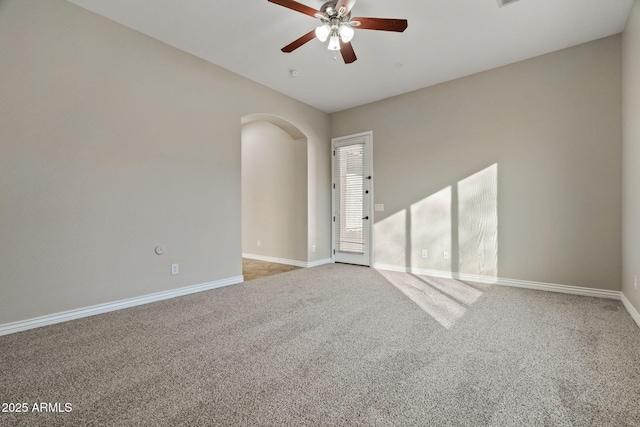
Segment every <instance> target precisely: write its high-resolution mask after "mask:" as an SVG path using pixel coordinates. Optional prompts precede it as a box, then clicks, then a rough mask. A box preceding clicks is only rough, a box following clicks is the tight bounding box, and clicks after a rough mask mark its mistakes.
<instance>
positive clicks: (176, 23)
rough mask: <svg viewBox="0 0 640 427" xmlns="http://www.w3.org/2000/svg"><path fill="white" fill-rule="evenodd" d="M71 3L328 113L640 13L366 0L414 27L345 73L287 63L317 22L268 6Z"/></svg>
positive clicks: (317, 64) (520, 55)
mask: <svg viewBox="0 0 640 427" xmlns="http://www.w3.org/2000/svg"><path fill="white" fill-rule="evenodd" d="M69 1H70V2H71V3H74V4H77V5H79V6H82V7H84V8H86V9H89V10H91V11H93V12H95V13H98V14H100V15H103V16H105V17H107V18H110V19H112V20H114V21H116V22H119V23H121V24H123V25H125V26H127V27H130V28H133V29H135V30H137V31H140V32H141V33H144V34H147V35H149V36H151V37H153V38H155V39H158V40H160V41H162V42H164V43H167V44H169V45H171V46H174V47H176V48H178V49H181V50H183V51H185V52H189V53H191V54H193V55H196V56H198V57H200V58H203V59H205V60H207V61H209V62H212V63H214V64H217V65H219V66H221V67H224V68H226V69H228V70H231V71H233V72H235V73H237V74H240V75H242V76H244V77H246V78H249V79H251V80H254V81H256V82H258V83H261V84H263V85H265V86H268V87H270V88H273V89H275V90H277V91H278V92H281V93H284V94H286V95H289V96H291V97H292V98H295V99H298V100H300V101H302V102H305V103H307V104H309V105H312V106H314V107H316V108H318V109H320V110H323V111H326V112H329V113H331V112H335V111H340V110H343V109H346V108H350V107H355V106H358V105H362V104H366V103H369V102H373V101H376V100H379V99H383V98H387V97H390V96H393V95H398V94H401V93H405V92H410V91H412V90H416V89H419V88H423V87H427V86H432V85H435V84H438V83H442V82H445V81H448V80H453V79H456V78H459V77H463V76H467V75H471V74H474V73H478V72H480V71H484V70H488V69H491V68H495V67H499V66H502V65H506V64H510V63H513V62H516V61H520V60H523V59H527V58H531V57H534V56H538V55H542V54H544V53H548V52H553V51H556V50H559V49H563V48H566V47H570V46H574V45H577V44H580V43H585V42H588V41H591V40H596V39H599V38H602V37H605V36H609V35H612V34H617V33H620V32H622V31H623V29H624V26H625V23H626V20H627V17H628V16H629V12H630V10H631V6H632V4H633V0H520V1H517V2H515V3H512V4H511V5H508V6H505V7H502V8H498V2H497V0H384V1H382V0H359V1H358V2H357V3H356V5H355V6H354V8H353V10H352V16H353V17H356V16H364V17H376V18H405V19H408V21H409V27H408V28H407V30H406V31H405V32H404V33H392V32H386V31H370V30H356V34H355V37H354V39H353V41H352V45H353V47H354V50H355V52H356V55H357V56H358V60H357V61H356V62H355V63H353V64H350V65H345V64H344V62H343V61H342V58H341V56H340V53H339V52H331V51H329V50H327V49H326V43H325V44H322V43H321V42H320V41H318V40H315V39H314V40H312V41H311V42H309V43H307V44H306V45H304V46H302V47H301V48H299V49H298V50H296V51H294V52H293V53H282V52H281V51H280V48H282V47H283V46H285V45H287V44H289V43H290V42H292V41H293V40H295V39H297V38H298V37H300V36H301V35H303V34H305V33H307V32H308V31H310V30H311V29H313V28H314V27H316V26H317V25H318V23H319V21H318V20H317V19H315V18H312V17H310V16H307V15H304V14H301V13H298V12H295V11H293V10H290V9H286V8H284V7H282V6H279V5H276V4H273V3H269V2H268V1H267V0H225V1H223V0H109V1H105V0H69ZM299 2H300V3H303V4H305V5H307V6H310V7H313V8H315V9H319V8H320V6H322V4H323V1H322V0H299ZM334 57H337V60H334ZM291 69H297V70H299V71H300V73H299V75H298V77H295V78H292V77H291V76H290V74H289V71H290V70H291Z"/></svg>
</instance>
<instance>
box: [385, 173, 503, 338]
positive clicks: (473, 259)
mask: <svg viewBox="0 0 640 427" xmlns="http://www.w3.org/2000/svg"><path fill="white" fill-rule="evenodd" d="M375 266H376V267H378V268H380V269H383V270H391V271H394V272H393V273H392V272H389V271H381V274H382V275H383V276H385V278H387V280H388V281H389V282H391V283H392V284H393V285H394V286H396V287H397V288H398V289H400V290H401V291H402V292H403V293H404V294H405V295H407V296H408V297H409V298H410V299H411V300H412V301H414V302H415V303H416V304H418V305H419V306H420V307H421V308H423V309H424V310H425V311H426V312H427V313H429V314H430V315H431V316H432V317H433V318H434V319H436V320H437V321H438V322H439V323H440V324H442V325H443V326H445V327H447V328H449V327H450V326H451V325H453V323H454V322H455V321H456V320H457V319H458V318H460V317H462V315H464V313H465V311H466V307H468V306H470V305H471V304H473V303H474V302H475V301H476V300H477V299H478V298H479V297H480V295H481V294H482V292H481V291H480V290H479V289H477V288H474V287H473V286H471V285H470V284H468V283H464V282H461V281H458V280H446V279H435V278H433V277H419V275H421V276H436V277H444V278H450V279H463V280H469V281H474V280H476V281H481V282H489V283H492V282H495V280H496V278H497V276H498V164H497V163H496V164H493V165H491V166H489V167H487V168H485V169H483V170H481V171H479V172H477V173H475V174H473V175H470V176H469V177H467V178H465V179H462V180H460V181H458V182H457V183H455V184H452V185H450V186H448V187H446V188H443V189H442V190H440V191H438V192H436V193H433V194H431V195H429V196H427V197H425V198H424V199H422V200H419V201H417V202H415V203H413V204H412V205H411V206H409V207H407V208H406V209H403V210H401V211H399V212H396V213H395V214H393V215H391V216H389V217H387V218H385V219H383V220H381V221H379V222H377V223H376V224H375ZM410 273H411V274H410Z"/></svg>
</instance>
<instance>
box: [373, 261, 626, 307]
mask: <svg viewBox="0 0 640 427" xmlns="http://www.w3.org/2000/svg"><path fill="white" fill-rule="evenodd" d="M374 268H376V269H379V270H389V271H397V272H400V273H409V274H416V275H419V276H432V277H441V278H445V279H456V280H464V281H468V282H478V283H488V284H495V285H500V286H511V287H515V288H523V289H534V290H538V291H547V292H559V293H563V294H571V295H582V296H587V297H597V298H609V299H615V300H620V299H621V295H622V292H620V291H609V290H606V289H594V288H583V287H580V286H569V285H558V284H555V283H544V282H533V281H529V280H517V279H505V278H502V277H489V276H479V275H475V274H465V273H454V272H451V271H440V270H428V269H424V268H415V267H406V266H398V265H388V264H375V265H374Z"/></svg>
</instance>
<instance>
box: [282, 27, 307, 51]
mask: <svg viewBox="0 0 640 427" xmlns="http://www.w3.org/2000/svg"><path fill="white" fill-rule="evenodd" d="M315 36H316V30H315V29H313V30H311V31H309V32H308V33H307V34H305V35H304V36H302V37H300V38H298V39H296V40H295V41H293V42H291V43H289V44H288V45H286V46H285V47H283V48H282V49H281V50H282V51H283V52H284V53H291V52H293V51H294V50H296V49H297V48H299V47H300V46H302V45H303V44H305V43H308V42H310V41H311V40H313V39H314V37H315Z"/></svg>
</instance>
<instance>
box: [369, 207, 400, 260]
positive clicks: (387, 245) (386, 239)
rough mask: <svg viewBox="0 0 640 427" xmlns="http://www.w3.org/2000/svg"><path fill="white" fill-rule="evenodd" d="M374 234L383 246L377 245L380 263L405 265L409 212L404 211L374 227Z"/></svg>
mask: <svg viewBox="0 0 640 427" xmlns="http://www.w3.org/2000/svg"><path fill="white" fill-rule="evenodd" d="M374 233H375V236H376V238H377V239H379V241H380V242H381V244H376V245H375V248H374V249H375V252H374V257H375V259H376V262H378V263H386V264H392V265H405V263H406V260H407V211H406V209H402V210H401V211H398V212H396V213H395V214H393V215H391V216H390V217H387V218H385V219H383V220H382V221H380V222H378V223H376V224H375V225H374Z"/></svg>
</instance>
